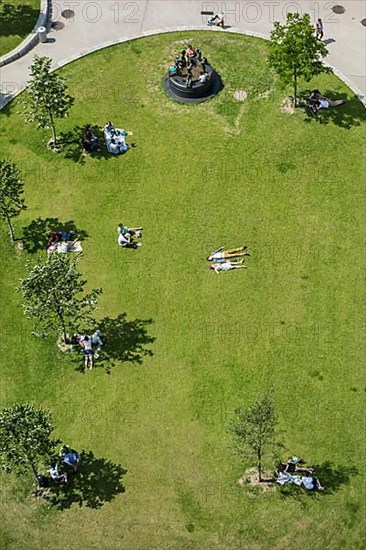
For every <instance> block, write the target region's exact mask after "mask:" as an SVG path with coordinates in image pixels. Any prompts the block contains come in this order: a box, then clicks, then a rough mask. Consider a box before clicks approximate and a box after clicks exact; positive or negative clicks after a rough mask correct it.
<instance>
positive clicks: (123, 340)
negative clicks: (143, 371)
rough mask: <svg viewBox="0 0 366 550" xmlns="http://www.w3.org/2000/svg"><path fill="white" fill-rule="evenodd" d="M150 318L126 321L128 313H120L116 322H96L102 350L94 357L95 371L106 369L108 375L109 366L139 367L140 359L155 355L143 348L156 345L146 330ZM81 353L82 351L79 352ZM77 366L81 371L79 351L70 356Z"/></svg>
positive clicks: (111, 320)
mask: <svg viewBox="0 0 366 550" xmlns="http://www.w3.org/2000/svg"><path fill="white" fill-rule="evenodd" d="M152 323H153V321H152V319H133V320H131V321H128V320H127V313H121V314H120V315H118V317H116V318H115V319H111V318H110V317H104V319H102V320H101V321H99V322H98V329H99V330H100V331H101V333H102V339H103V344H104V345H103V349H102V350H101V351H100V352H99V351H98V357H95V360H94V368H102V367H104V368H105V369H106V372H107V374H110V372H111V369H112V367H114V366H115V365H116V364H117V363H137V364H138V365H142V363H143V358H144V357H146V356H149V357H151V356H153V355H154V352H153V351H152V350H151V349H148V348H147V347H146V346H148V345H149V344H152V343H153V342H155V337H154V336H150V335H149V333H148V327H149V325H151V324H152ZM80 352H81V350H80ZM72 360H73V361H74V362H76V363H77V364H78V366H77V367H76V370H78V371H80V372H84V365H83V357H82V352H81V353H80V355H79V354H77V355H73V356H72Z"/></svg>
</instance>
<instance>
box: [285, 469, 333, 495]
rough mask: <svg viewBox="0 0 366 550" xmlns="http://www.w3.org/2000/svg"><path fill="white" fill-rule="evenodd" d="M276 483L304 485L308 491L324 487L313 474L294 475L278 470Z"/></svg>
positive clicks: (319, 489)
mask: <svg viewBox="0 0 366 550" xmlns="http://www.w3.org/2000/svg"><path fill="white" fill-rule="evenodd" d="M276 483H279V484H280V485H285V484H286V483H288V484H290V485H291V484H293V485H297V486H298V487H304V488H305V489H307V490H308V491H324V487H323V486H322V484H321V483H320V481H319V479H318V478H317V477H315V476H310V475H309V476H303V477H301V476H294V475H291V474H289V473H286V472H280V474H279V476H278V478H277V479H276Z"/></svg>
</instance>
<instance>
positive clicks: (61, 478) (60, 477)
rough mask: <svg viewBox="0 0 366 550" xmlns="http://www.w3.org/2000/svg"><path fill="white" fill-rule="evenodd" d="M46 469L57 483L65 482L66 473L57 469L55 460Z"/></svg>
mask: <svg viewBox="0 0 366 550" xmlns="http://www.w3.org/2000/svg"><path fill="white" fill-rule="evenodd" d="M48 471H49V474H50V476H51V478H52V479H53V480H54V481H57V483H67V473H66V472H59V471H58V466H57V462H56V461H53V462H52V464H51V468H50V469H49V470H48Z"/></svg>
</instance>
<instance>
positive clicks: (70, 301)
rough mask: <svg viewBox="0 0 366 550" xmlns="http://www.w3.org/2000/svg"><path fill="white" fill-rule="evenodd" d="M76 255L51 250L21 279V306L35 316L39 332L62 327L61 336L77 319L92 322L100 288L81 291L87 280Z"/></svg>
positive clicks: (60, 329)
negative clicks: (45, 257) (86, 291)
mask: <svg viewBox="0 0 366 550" xmlns="http://www.w3.org/2000/svg"><path fill="white" fill-rule="evenodd" d="M76 262H77V257H75V258H72V259H70V258H69V256H67V255H66V254H57V253H54V254H50V255H49V257H48V258H47V260H46V262H45V263H43V264H39V265H34V266H32V265H31V264H29V263H28V264H27V267H28V269H29V270H30V272H29V275H28V277H27V278H26V279H21V280H20V282H21V287H20V288H19V289H17V290H20V291H22V294H23V300H24V302H23V309H24V313H25V315H26V316H27V317H28V318H30V319H36V323H37V331H36V334H37V335H38V336H46V335H47V334H48V333H50V332H52V331H55V330H57V331H61V332H62V337H63V340H64V341H66V340H67V332H68V331H71V330H75V329H77V328H78V327H79V325H80V323H81V322H82V321H83V322H92V317H91V314H92V312H93V311H94V309H95V308H96V307H97V301H98V296H99V295H100V294H101V292H102V290H101V289H94V290H92V291H91V292H90V293H89V294H84V295H82V293H83V289H84V286H85V284H86V281H85V280H83V279H82V277H81V274H80V273H78V271H77V269H76Z"/></svg>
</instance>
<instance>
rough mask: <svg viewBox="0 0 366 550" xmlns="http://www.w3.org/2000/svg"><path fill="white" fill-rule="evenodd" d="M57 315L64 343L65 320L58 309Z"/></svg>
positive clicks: (65, 336) (65, 338)
mask: <svg viewBox="0 0 366 550" xmlns="http://www.w3.org/2000/svg"><path fill="white" fill-rule="evenodd" d="M57 315H58V318H59V319H60V323H61V327H62V336H63V339H64V343H65V344H66V340H67V334H66V326H65V320H64V318H63V316H62V315H61V313H60V312H59V311H58V312H57Z"/></svg>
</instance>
